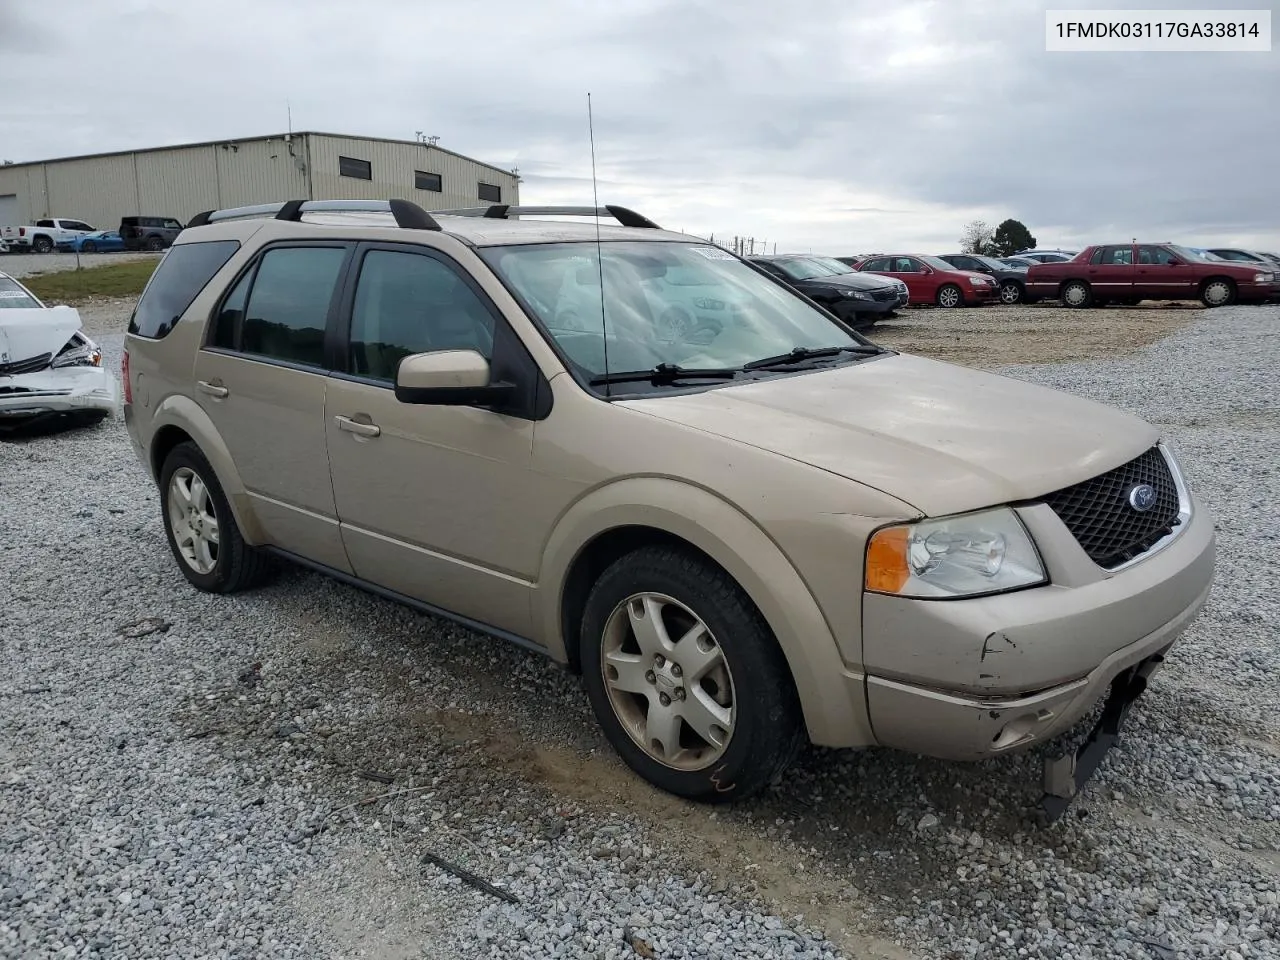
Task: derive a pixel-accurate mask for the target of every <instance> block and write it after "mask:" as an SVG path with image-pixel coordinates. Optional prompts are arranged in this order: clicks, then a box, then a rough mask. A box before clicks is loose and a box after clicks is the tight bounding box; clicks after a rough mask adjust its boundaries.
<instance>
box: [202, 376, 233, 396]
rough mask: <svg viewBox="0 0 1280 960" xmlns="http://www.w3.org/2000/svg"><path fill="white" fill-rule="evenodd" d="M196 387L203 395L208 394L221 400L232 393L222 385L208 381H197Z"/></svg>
mask: <svg viewBox="0 0 1280 960" xmlns="http://www.w3.org/2000/svg"><path fill="white" fill-rule="evenodd" d="M196 386H197V387H199V388H200V392H201V393H207V394H208V395H209V396H211V397H217V398H218V399H219V400H221V399H222V398H223V397H225V396H226V395H227V394H229V393H230V392H231V391H230V390H228V389H227V388H226V387H224V386H222V384H220V383H210V382H209V381H208V380H197V381H196Z"/></svg>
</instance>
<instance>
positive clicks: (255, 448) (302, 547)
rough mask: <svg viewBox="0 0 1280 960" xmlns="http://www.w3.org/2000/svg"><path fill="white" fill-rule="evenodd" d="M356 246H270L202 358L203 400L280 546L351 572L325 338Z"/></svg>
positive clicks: (222, 314) (237, 290) (224, 309)
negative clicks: (331, 458)
mask: <svg viewBox="0 0 1280 960" xmlns="http://www.w3.org/2000/svg"><path fill="white" fill-rule="evenodd" d="M179 249H180V248H179ZM350 252H351V247H350V245H346V244H341V243H337V244H333V243H330V244H319V243H315V244H299V245H294V244H290V245H288V246H272V247H267V248H266V250H265V252H264V253H263V254H262V255H261V256H260V257H259V258H258V259H257V260H256V261H255V262H254V264H253V265H252V266H251V267H250V268H249V269H248V270H247V271H246V272H245V273H244V274H243V275H241V277H240V279H239V280H238V281H237V282H236V284H235V285H234V286H233V287H232V289H231V291H230V292H229V293H228V294H227V296H226V297H225V298H224V299H223V301H222V303H221V304H220V306H219V307H218V309H217V313H216V315H215V317H214V321H213V323H211V324H210V332H209V337H208V342H207V343H206V344H205V346H204V348H203V349H201V350H200V351H199V353H198V354H197V355H196V363H195V379H196V397H197V399H198V401H199V403H200V406H201V407H202V408H203V409H204V411H205V412H206V413H207V414H208V415H209V418H210V419H211V420H212V421H213V424H214V426H215V427H217V429H218V433H219V435H220V436H221V437H222V440H223V442H224V443H225V444H226V445H227V449H228V450H229V451H230V453H231V459H232V460H233V461H234V462H235V465H236V469H237V470H238V471H239V473H240V479H241V481H242V482H243V483H244V486H245V490H246V492H247V493H248V495H249V498H250V500H251V502H252V504H253V512H254V515H255V516H256V517H257V519H258V521H259V523H260V524H261V525H262V528H263V530H264V531H265V532H266V534H267V536H268V537H269V538H270V540H271V543H273V544H274V545H275V546H278V547H281V548H283V549H285V550H288V551H290V552H292V553H296V554H299V555H300V556H303V557H306V558H307V559H310V560H315V561H317V562H319V563H323V564H326V565H328V566H331V567H335V568H337V569H339V570H343V571H346V572H350V567H349V566H348V564H347V559H346V553H345V552H344V551H343V548H342V537H341V535H340V534H339V532H338V522H337V513H336V511H335V508H334V502H333V488H332V487H331V486H330V484H329V462H328V457H327V455H326V452H325V429H324V404H325V388H326V386H327V384H328V383H329V377H328V369H327V364H326V362H325V355H324V338H325V330H326V326H327V323H328V319H329V315H330V312H331V311H332V310H333V309H334V307H335V304H336V300H337V296H336V293H337V289H338V280H339V277H340V276H341V274H342V271H343V267H344V265H345V262H346V260H347V257H348V256H349V254H350Z"/></svg>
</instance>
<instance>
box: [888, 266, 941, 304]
mask: <svg viewBox="0 0 1280 960" xmlns="http://www.w3.org/2000/svg"><path fill="white" fill-rule="evenodd" d="M888 276H891V277H897V278H898V279H899V280H901V281H902V282H903V283H905V284H906V285H907V292H908V293H909V294H910V295H911V302H912V303H933V301H934V300H935V299H936V298H937V296H938V279H937V276H936V275H935V274H934V272H933V271H932V270H930V269H929V268H928V267H926V266H925V265H924V263H923V262H921V261H920V260H917V259H916V258H915V257H890V258H889V271H888Z"/></svg>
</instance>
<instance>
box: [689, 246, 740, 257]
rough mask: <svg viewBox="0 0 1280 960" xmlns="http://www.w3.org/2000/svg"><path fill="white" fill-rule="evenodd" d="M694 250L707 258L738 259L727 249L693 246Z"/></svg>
mask: <svg viewBox="0 0 1280 960" xmlns="http://www.w3.org/2000/svg"><path fill="white" fill-rule="evenodd" d="M693 249H694V250H696V251H698V253H700V254H702V255H703V256H704V257H706V258H707V259H708V260H736V259H738V258H737V257H735V256H734V255H733V254H732V253H730V252H729V251H728V250H721V249H720V248H719V247H694V248H693Z"/></svg>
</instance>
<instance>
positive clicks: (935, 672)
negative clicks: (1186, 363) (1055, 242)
mask: <svg viewBox="0 0 1280 960" xmlns="http://www.w3.org/2000/svg"><path fill="white" fill-rule="evenodd" d="M540 215H541V216H546V215H553V216H559V217H564V216H572V215H577V216H583V215H586V216H588V217H593V218H595V222H594V223H592V222H585V223H584V222H581V221H579V222H572V221H570V220H565V219H551V220H548V219H541V220H539V219H528V218H529V217H537V216H540ZM521 217H523V218H521ZM602 217H610V218H612V219H614V220H616V221H618V225H614V224H613V223H609V224H607V225H605V224H601V222H600V218H602ZM513 218H515V219H513ZM123 373H124V381H125V389H126V397H125V417H126V420H127V423H128V426H129V432H130V436H131V437H132V440H133V443H134V445H135V447H136V448H137V452H138V455H139V457H140V458H141V459H142V461H143V463H144V464H146V466H147V468H148V469H149V471H150V472H151V474H152V476H153V477H154V478H155V480H156V482H157V483H158V484H159V487H160V491H161V494H162V496H161V503H162V509H163V515H164V524H165V530H166V531H167V533H168V536H169V542H170V545H171V547H172V549H173V554H174V557H175V559H176V560H177V563H178V566H179V567H180V568H181V570H182V572H183V573H184V574H185V575H186V577H187V579H188V580H189V581H191V583H192V584H194V585H195V586H196V587H198V588H200V589H202V590H207V591H212V592H230V591H234V590H239V589H242V588H244V587H248V586H250V585H252V584H253V583H255V582H257V581H258V580H259V579H260V577H261V576H262V575H263V574H264V573H265V571H266V570H267V568H268V563H269V561H270V560H271V559H272V558H284V559H286V560H290V561H294V562H297V563H301V564H304V565H306V566H309V567H312V568H314V569H317V570H320V571H323V572H325V573H327V574H329V575H331V576H334V577H336V578H338V579H340V580H343V581H345V582H348V583H351V584H355V585H357V586H360V587H362V588H365V589H368V590H372V591H374V592H376V593H379V594H382V595H384V596H388V597H391V598H393V599H396V600H399V601H402V602H404V603H408V604H411V605H413V606H416V607H418V608H420V609H422V610H425V611H428V612H430V613H433V614H437V615H440V616H445V617H449V618H452V619H454V620H456V621H459V622H461V623H463V624H465V625H467V626H469V627H472V628H474V629H475V630H476V631H477V633H479V634H488V635H491V636H495V637H501V638H503V639H506V640H510V641H512V642H515V643H518V644H520V645H522V646H525V647H528V648H531V649H533V650H537V651H538V652H540V653H543V654H545V655H546V656H548V657H551V658H552V659H554V660H556V661H559V662H560V663H563V664H565V665H566V666H567V667H568V668H569V669H571V670H573V671H577V672H580V673H581V675H582V677H583V680H584V685H585V687H586V690H587V694H588V696H589V697H590V700H591V703H592V706H593V707H594V709H595V713H596V716H597V717H598V718H599V721H600V723H601V725H602V726H603V727H604V731H605V733H606V734H607V736H608V737H609V740H610V741H611V742H612V743H613V745H614V747H615V748H616V749H617V751H618V752H619V754H621V756H622V757H623V759H624V760H625V761H626V762H627V763H628V764H629V765H630V766H631V767H632V768H634V769H635V770H636V771H637V772H638V773H639V774H640V775H641V776H643V777H644V778H646V779H648V780H650V781H651V782H653V783H654V784H656V785H658V786H660V787H662V788H663V789H666V790H669V791H671V792H673V793H676V794H680V795H682V796H686V797H693V798H697V799H701V800H713V801H715V800H730V799H735V798H738V797H742V796H746V795H748V794H750V793H752V792H753V791H756V790H758V789H759V788H761V787H762V786H764V785H766V784H768V783H769V782H770V781H771V780H772V779H774V778H775V777H777V776H778V775H779V773H780V772H781V771H782V770H783V768H784V767H785V766H786V764H787V763H788V762H789V761H790V760H791V758H792V757H793V756H794V754H795V752H796V750H797V748H798V747H799V745H800V744H801V743H802V742H803V740H804V739H806V738H807V739H808V740H810V741H811V742H813V743H816V744H821V745H825V746H832V747H866V746H873V745H884V746H892V747H900V748H904V749H908V750H912V751H917V752H921V753H926V754H931V755H934V756H939V757H945V758H953V759H957V760H977V759H981V758H984V757H990V756H992V755H995V754H999V753H1003V752H1006V751H1010V750H1016V749H1020V748H1025V747H1027V746H1028V745H1030V744H1034V743H1038V742H1042V741H1044V740H1046V739H1047V738H1051V737H1053V736H1055V735H1056V734H1058V733H1061V732H1062V731H1064V730H1066V729H1067V728H1068V727H1070V726H1071V725H1073V724H1074V723H1075V722H1076V721H1077V720H1078V719H1079V718H1080V717H1082V716H1083V715H1084V714H1085V713H1086V712H1087V711H1088V710H1089V708H1090V707H1091V706H1092V705H1093V704H1094V703H1095V702H1097V701H1098V700H1099V699H1100V698H1101V697H1102V696H1103V695H1104V694H1107V693H1108V690H1109V691H1110V693H1109V698H1108V702H1107V707H1106V709H1105V710H1104V712H1103V714H1102V720H1101V721H1099V723H1098V726H1097V727H1096V728H1095V729H1094V730H1093V732H1092V735H1091V736H1090V737H1089V738H1088V739H1087V740H1086V741H1085V743H1084V745H1083V746H1081V747H1080V748H1079V749H1078V750H1077V751H1076V752H1074V753H1072V754H1070V755H1064V756H1063V757H1060V758H1058V759H1057V760H1053V761H1050V762H1049V763H1048V765H1047V768H1046V798H1045V803H1046V807H1047V808H1048V809H1050V812H1051V814H1054V815H1056V812H1060V810H1061V809H1062V807H1063V806H1065V804H1066V802H1067V801H1068V800H1069V798H1070V797H1071V795H1072V794H1073V793H1074V792H1075V791H1076V789H1077V788H1078V787H1079V785H1080V783H1082V782H1083V780H1084V779H1085V778H1086V777H1087V776H1088V775H1089V772H1090V771H1091V770H1092V769H1093V768H1094V766H1096V764H1097V762H1098V761H1099V759H1100V758H1101V756H1102V754H1103V752H1104V751H1105V750H1106V748H1107V747H1108V746H1109V745H1110V743H1111V742H1112V741H1113V740H1114V739H1115V736H1116V733H1117V731H1118V728H1119V723H1120V720H1121V719H1122V718H1123V715H1124V712H1125V710H1126V709H1127V707H1128V705H1129V704H1130V703H1131V702H1132V701H1133V699H1134V698H1135V697H1136V696H1137V695H1138V693H1140V692H1141V690H1142V688H1143V686H1144V685H1145V681H1146V678H1147V676H1149V675H1150V673H1151V672H1152V671H1153V670H1154V669H1155V668H1156V667H1157V666H1158V665H1159V663H1160V662H1161V660H1162V659H1163V656H1164V653H1165V651H1166V650H1167V649H1168V648H1169V647H1170V645H1171V644H1172V643H1173V641H1174V639H1175V637H1176V636H1177V635H1178V634H1179V633H1180V632H1181V631H1182V630H1183V629H1184V628H1185V627H1186V625H1187V623H1188V622H1189V621H1190V620H1191V619H1192V617H1193V616H1194V615H1195V614H1196V612H1197V611H1198V609H1199V608H1200V606H1201V604H1202V603H1203V602H1204V600H1205V597H1206V595H1207V593H1208V591H1209V586H1210V582H1211V580H1212V577H1213V566H1214V536H1213V521H1212V518H1211V517H1210V516H1209V515H1208V513H1207V512H1206V511H1205V509H1204V508H1203V507H1202V506H1201V505H1200V503H1199V502H1198V501H1197V500H1196V499H1195V497H1194V496H1193V495H1192V494H1191V492H1190V491H1189V490H1188V489H1187V486H1186V484H1185V483H1184V481H1183V478H1182V476H1181V474H1180V473H1179V470H1178V467H1177V464H1176V462H1175V461H1174V458H1173V457H1172V455H1171V454H1170V452H1169V450H1168V449H1167V448H1166V446H1165V445H1164V444H1163V443H1162V442H1161V438H1160V436H1159V435H1158V433H1157V431H1156V430H1155V429H1154V428H1153V427H1151V426H1150V425H1148V424H1147V423H1145V422H1143V421H1141V420H1138V419H1135V418H1134V417H1132V416H1129V415H1128V414H1125V413H1121V412H1119V411H1117V410H1113V409H1110V408H1108V407H1104V406H1100V405H1098V404H1095V403H1092V402H1090V401H1087V400H1084V399H1081V398H1078V397H1075V396H1071V395H1068V394H1064V393H1058V392H1055V391H1052V390H1047V389H1044V388H1041V387H1036V386H1031V385H1029V384H1026V383H1023V382H1020V381H1017V380H1011V379H1006V378H1003V377H998V376H993V375H990V374H986V373H979V372H977V371H974V370H970V369H966V368H964V367H958V366H952V365H949V364H945V363H937V362H934V361H931V360H926V359H922V358H919V357H913V356H907V355H903V354H899V353H895V352H893V351H891V350H887V349H884V348H882V347H879V346H876V345H875V344H873V343H871V342H870V341H868V340H866V339H864V338H862V337H860V336H859V335H858V334H856V333H854V332H853V331H852V330H851V329H850V328H849V327H848V326H846V325H845V324H843V323H842V322H841V321H839V320H838V319H837V318H836V317H835V316H833V315H832V314H831V313H828V312H827V311H826V310H825V309H823V308H822V307H820V306H818V305H817V304H815V303H814V302H812V301H810V300H808V299H807V298H805V297H804V296H803V295H802V294H799V293H797V292H796V291H795V290H793V289H790V288H788V287H787V286H785V285H784V284H782V283H780V282H778V281H776V280H774V279H773V278H771V277H770V276H769V275H768V274H766V273H764V272H763V271H761V270H760V269H759V268H758V267H756V266H754V265H752V264H751V263H748V262H747V261H745V260H743V259H741V258H739V257H736V256H734V255H733V254H731V253H729V252H727V251H725V250H723V249H721V248H719V247H716V246H714V245H712V244H709V243H707V242H706V241H703V240H699V239H697V238H694V237H690V236H686V235H683V234H678V233H671V232H668V231H664V230H662V229H660V228H658V227H657V226H656V225H655V224H653V223H652V222H651V221H649V220H647V219H645V218H644V217H642V216H640V215H639V214H636V213H634V212H633V211H630V210H627V209H625V208H621V207H612V206H610V207H602V208H599V209H596V208H507V207H504V206H494V207H488V208H480V209H475V210H471V209H468V210H459V211H449V212H443V211H442V212H439V213H436V214H428V213H426V212H425V211H423V210H422V209H420V208H419V207H417V206H415V205H414V204H411V203H407V202H405V201H399V200H392V201H381V202H368V201H308V202H301V201H290V202H287V203H283V204H272V205H269V206H266V207H249V208H239V209H236V210H225V211H217V212H211V213H207V214H201V215H199V216H198V217H196V218H195V219H194V220H193V221H192V222H191V224H190V225H189V226H188V228H187V229H185V230H184V231H183V232H182V234H181V235H180V236H179V237H178V239H177V241H176V243H175V244H174V246H173V247H172V248H171V249H170V250H169V251H168V252H167V254H166V255H165V257H164V259H163V260H162V262H161V264H160V266H159V268H158V269H157V270H156V272H155V275H154V276H153V277H152V279H151V281H150V283H149V285H148V286H147V289H146V291H145V292H144V293H143V295H142V298H141V300H140V301H139V303H138V305H137V309H136V310H135V312H134V315H133V318H132V320H131V322H130V326H129V334H128V337H127V342H126V350H125V356H124V370H123ZM483 642H484V640H482V639H481V638H480V637H479V636H477V638H476V643H483Z"/></svg>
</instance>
